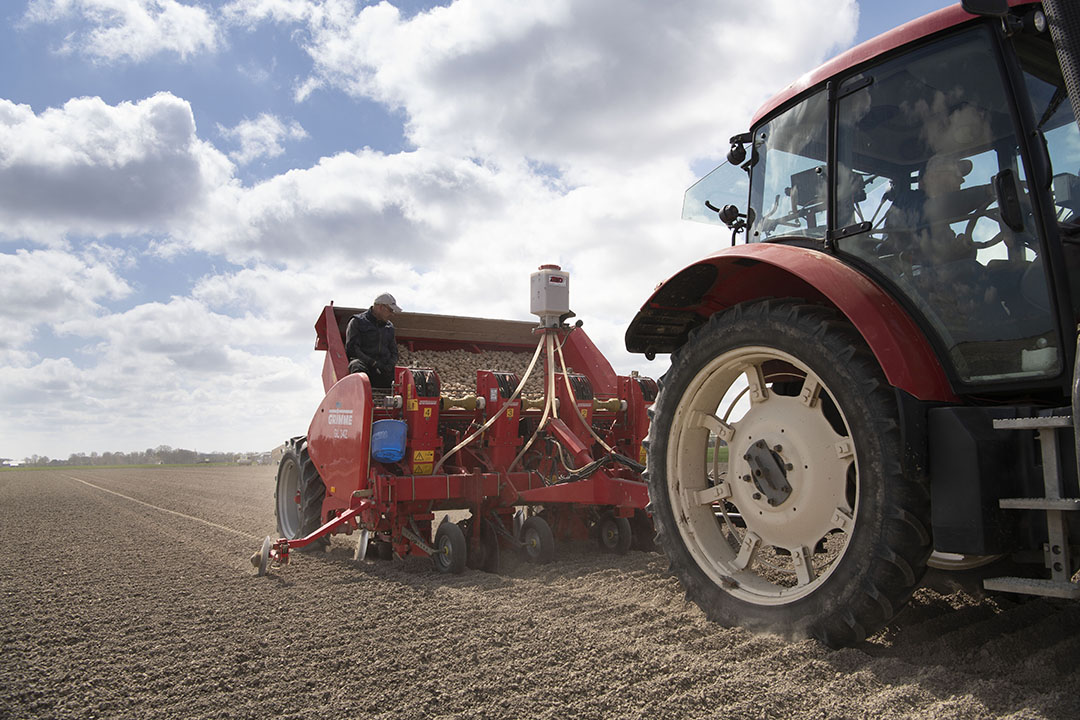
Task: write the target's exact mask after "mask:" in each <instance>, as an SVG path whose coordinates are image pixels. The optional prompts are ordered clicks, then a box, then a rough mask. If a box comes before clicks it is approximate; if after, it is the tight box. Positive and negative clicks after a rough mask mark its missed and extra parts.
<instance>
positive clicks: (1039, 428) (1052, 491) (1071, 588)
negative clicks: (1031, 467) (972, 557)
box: [983, 415, 1080, 600]
mask: <svg viewBox="0 0 1080 720" xmlns="http://www.w3.org/2000/svg"><path fill="white" fill-rule="evenodd" d="M1067 427H1073V416H1072V415H1058V416H1054V417H1032V418H1007V419H1000V420H994V428H995V429H997V430H1035V431H1036V433H1037V434H1038V437H1039V447H1040V448H1041V449H1042V464H1043V485H1044V488H1045V489H1044V496H1043V497H1036V498H1002V499H1001V500H1000V501H999V504H1000V506H1001V507H1002V508H1003V509H1006V510H1042V511H1043V512H1045V513H1046V530H1047V543H1046V546H1045V547H1044V549H1043V555H1044V557H1045V562H1046V567H1047V568H1048V569H1049V570H1050V578H1049V579H1033V578H1020V577H999V578H987V579H986V580H984V581H983V586H984V587H985V588H986V589H987V590H997V591H1000V592H1011V593H1024V594H1027V595H1042V596H1044V597H1057V598H1068V599H1074V600H1075V599H1080V584H1077V583H1074V582H1072V578H1071V576H1072V572H1071V568H1072V560H1071V559H1070V552H1069V525H1068V520H1067V516H1066V513H1075V512H1080V498H1063V497H1061V475H1060V473H1059V471H1058V453H1057V449H1058V446H1057V443H1058V441H1057V432H1056V431H1057V429H1058V428H1067ZM1074 517H1075V516H1074Z"/></svg>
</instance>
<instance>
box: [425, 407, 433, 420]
mask: <svg viewBox="0 0 1080 720" xmlns="http://www.w3.org/2000/svg"><path fill="white" fill-rule="evenodd" d="M424 417H426V418H429V417H431V408H429V407H426V408H424Z"/></svg>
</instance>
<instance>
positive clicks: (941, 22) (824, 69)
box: [750, 0, 1031, 126]
mask: <svg viewBox="0 0 1080 720" xmlns="http://www.w3.org/2000/svg"><path fill="white" fill-rule="evenodd" d="M1027 4H1031V1H1030V0H1009V5H1010V6H1013V7H1015V6H1018V5H1027ZM974 17H975V16H974V15H969V14H968V13H967V12H965V11H964V10H963V8H961V7H960V4H959V3H957V4H956V5H952V6H950V7H947V8H943V9H941V10H937V11H935V12H932V13H930V14H928V15H924V16H922V17H921V18H916V19H915V20H912V21H911V22H908V23H905V24H903V25H901V26H899V27H896V28H893V29H892V30H889V31H888V32H885V33H882V34H881V35H878V36H877V37H875V38H871V39H870V40H867V41H866V42H864V43H861V44H859V45H856V46H855V47H853V48H851V49H850V50H847V51H846V52H843V53H841V54H839V55H837V56H836V57H834V58H832V59H831V60H829V61H828V62H826V63H824V64H823V65H821V66H819V67H818V68H817V69H815V70H812V71H810V72H808V73H806V74H805V75H803V76H802V77H800V78H799V79H798V80H796V81H795V82H793V83H791V84H790V85H788V86H787V87H786V88H784V89H783V90H781V91H780V92H778V93H777V94H776V95H774V96H773V97H772V98H770V99H769V101H768V102H766V103H765V104H764V105H762V106H761V108H760V109H758V111H757V113H756V114H755V115H754V120H753V122H751V123H750V124H751V126H753V125H755V124H757V123H758V122H759V121H760V120H761V119H762V118H763V117H765V116H766V115H768V114H769V113H771V112H772V111H773V110H775V109H776V108H778V107H780V106H781V105H783V104H784V103H786V102H787V101H788V100H791V99H792V98H793V97H795V96H796V95H798V94H799V93H801V92H803V91H804V90H806V89H808V88H811V87H813V86H815V85H817V84H818V83H822V82H824V81H826V80H828V79H829V78H831V77H832V76H833V75H836V74H837V73H840V72H843V71H845V70H848V69H850V68H852V67H855V66H856V65H859V64H861V63H864V62H866V61H867V60H872V59H873V58H875V57H877V56H878V55H881V54H882V53H886V52H889V51H890V50H895V49H896V48H898V47H900V46H901V45H905V44H907V43H909V42H913V41H915V40H919V39H920V38H924V37H927V36H929V35H933V34H934V33H936V32H939V31H941V30H947V29H948V28H951V27H953V26H955V25H959V24H960V23H963V22H967V21H968V20H971V19H972V18H974Z"/></svg>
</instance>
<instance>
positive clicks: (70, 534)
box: [0, 466, 1080, 719]
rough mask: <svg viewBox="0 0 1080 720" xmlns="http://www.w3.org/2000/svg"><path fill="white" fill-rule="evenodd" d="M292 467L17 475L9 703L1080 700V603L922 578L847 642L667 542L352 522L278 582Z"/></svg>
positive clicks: (762, 712) (2, 708) (5, 519)
mask: <svg viewBox="0 0 1080 720" xmlns="http://www.w3.org/2000/svg"><path fill="white" fill-rule="evenodd" d="M274 471H275V469H274V468H272V467H265V466H263V467H245V468H218V467H207V468H192V469H169V468H161V469H150V470H147V469H130V470H82V469H73V470H66V469H59V470H48V471H20V472H3V473H0V546H2V547H3V548H4V551H5V552H4V558H3V562H2V563H0V621H2V622H0V643H2V653H0V718H169V719H173V718H188V717H191V718H260V719H261V718H706V717H708V718H789V717H810V718H848V717H850V718H926V717H933V718H1080V683H1078V681H1077V675H1076V672H1077V665H1078V661H1080V635H1078V633H1077V631H1078V629H1080V604H1078V603H1066V602H1057V601H1051V600H1042V599H1034V600H1028V601H1026V602H1020V601H1017V600H1015V599H1009V598H1005V597H998V598H989V599H982V600H976V599H973V598H971V597H969V596H967V595H964V594H962V593H956V594H953V595H947V596H946V595H940V594H938V593H935V592H933V591H931V590H928V589H924V590H920V591H919V592H918V593H917V594H916V597H915V598H914V601H913V602H912V604H911V605H910V607H908V608H907V609H906V610H905V611H904V612H903V613H902V614H901V615H900V616H899V617H898V618H897V619H896V621H895V622H894V623H893V624H892V625H891V626H890V627H888V628H887V629H886V630H885V631H883V632H881V633H879V634H878V635H876V636H875V637H873V638H871V639H870V640H869V641H868V642H866V643H863V644H862V645H861V646H859V647H856V648H852V649H847V650H840V651H831V650H828V649H827V648H825V647H823V646H822V645H820V644H819V643H817V642H816V641H813V640H806V641H801V642H795V643H789V642H785V641H783V640H781V639H779V638H775V637H771V636H757V635H752V634H750V633H747V632H745V631H743V630H739V629H730V628H724V627H720V626H717V625H715V624H712V623H710V622H708V621H706V620H705V618H704V616H703V615H702V613H701V612H700V611H699V610H698V608H697V607H696V606H694V605H693V604H688V603H687V602H686V601H685V600H684V597H683V592H682V589H681V588H680V586H679V583H678V582H677V580H675V579H674V578H673V577H671V576H670V575H669V574H668V573H667V570H666V568H667V563H666V561H665V560H664V558H663V557H662V556H661V555H657V554H653V553H641V552H631V553H629V554H628V555H625V556H621V557H616V556H611V555H601V554H599V553H598V552H594V551H593V549H592V548H591V547H589V546H573V547H562V548H560V550H559V553H558V555H557V557H556V561H555V562H554V563H553V564H551V565H547V566H534V565H529V564H526V563H522V562H509V563H507V567H506V568H505V571H504V572H503V573H502V574H500V575H490V574H486V573H482V572H478V571H472V570H470V571H467V572H466V573H465V574H463V575H459V576H445V575H439V574H436V573H434V572H433V571H432V569H431V566H430V564H429V563H428V562H427V561H424V560H421V559H412V560H408V561H404V562H403V561H392V562H387V561H369V562H366V563H364V564H362V565H360V566H357V565H355V564H354V563H353V562H352V549H353V543H354V538H351V537H340V538H335V540H334V542H333V544H332V546H331V548H330V551H329V552H327V553H325V554H319V555H298V556H295V560H294V562H293V563H292V564H290V565H289V566H288V567H286V568H282V569H280V570H277V571H274V572H273V573H272V574H271V575H269V576H268V577H256V576H255V574H254V571H253V570H252V568H251V565H250V564H249V562H248V556H249V555H250V554H251V553H252V552H253V551H254V550H255V549H257V547H258V545H259V543H260V541H261V539H262V537H263V536H265V535H267V534H272V533H273V531H274V514H273V474H274Z"/></svg>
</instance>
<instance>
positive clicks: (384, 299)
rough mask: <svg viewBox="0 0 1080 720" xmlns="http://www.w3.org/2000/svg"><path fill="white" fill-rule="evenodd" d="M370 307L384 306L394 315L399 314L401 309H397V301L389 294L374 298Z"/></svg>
mask: <svg viewBox="0 0 1080 720" xmlns="http://www.w3.org/2000/svg"><path fill="white" fill-rule="evenodd" d="M371 304H372V305H386V306H387V307H389V308H390V309H391V310H393V311H394V312H396V313H399V312H401V308H400V307H398V304H397V301H396V300H394V296H393V295H391V294H390V293H383V294H382V295H380V296H379V297H377V298H375V302H373V303H371Z"/></svg>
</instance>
